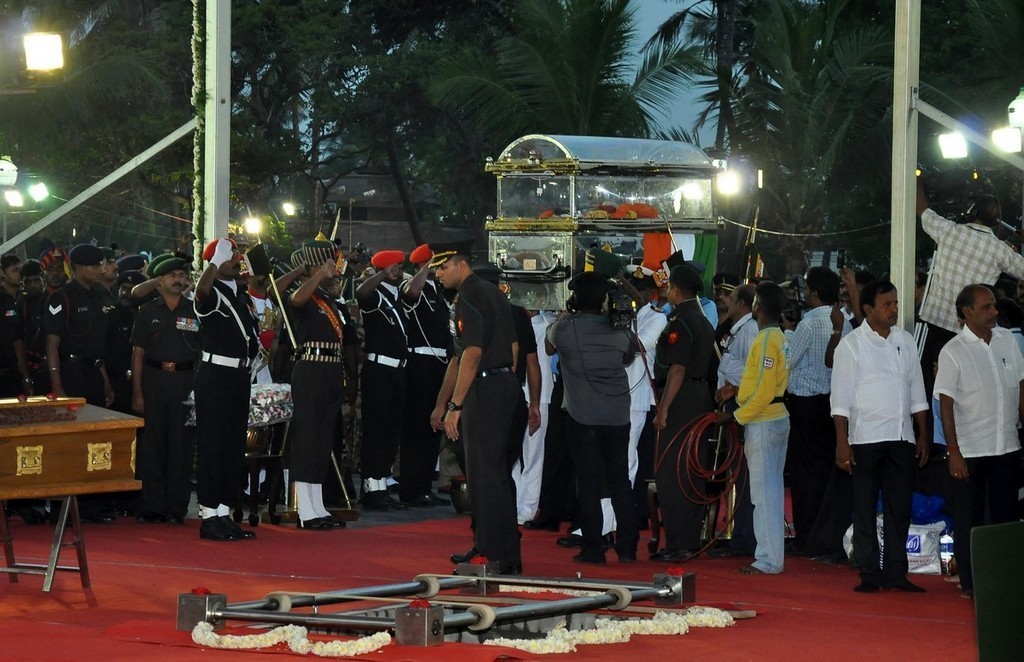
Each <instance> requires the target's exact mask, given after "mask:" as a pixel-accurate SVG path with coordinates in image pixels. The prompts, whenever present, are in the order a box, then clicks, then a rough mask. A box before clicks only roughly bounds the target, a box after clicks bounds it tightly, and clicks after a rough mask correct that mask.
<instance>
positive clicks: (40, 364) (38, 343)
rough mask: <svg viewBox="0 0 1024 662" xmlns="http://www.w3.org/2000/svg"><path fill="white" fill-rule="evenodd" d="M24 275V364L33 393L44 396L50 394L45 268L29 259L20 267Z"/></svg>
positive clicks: (20, 304)
mask: <svg viewBox="0 0 1024 662" xmlns="http://www.w3.org/2000/svg"><path fill="white" fill-rule="evenodd" d="M21 273H22V289H21V292H20V293H19V294H18V298H17V305H18V315H19V317H20V319H21V322H22V324H23V330H22V338H23V342H24V347H25V363H26V364H27V365H28V374H29V377H31V378H32V390H33V392H34V393H40V394H45V393H49V392H50V371H49V370H47V369H46V333H45V332H44V331H43V311H44V310H46V294H45V293H44V292H43V289H44V285H43V269H42V267H41V266H40V265H39V260H26V261H25V263H24V264H22V265H21Z"/></svg>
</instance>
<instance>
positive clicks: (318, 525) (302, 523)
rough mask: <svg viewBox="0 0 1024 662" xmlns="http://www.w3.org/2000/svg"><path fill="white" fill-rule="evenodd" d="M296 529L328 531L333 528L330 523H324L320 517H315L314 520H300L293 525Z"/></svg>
mask: <svg viewBox="0 0 1024 662" xmlns="http://www.w3.org/2000/svg"><path fill="white" fill-rule="evenodd" d="M295 526H296V528H299V529H307V530H309V531H330V530H331V529H333V528H334V526H332V525H331V523H330V522H325V521H324V519H323V518H322V517H316V518H314V519H300V520H299V521H298V522H296V523H295Z"/></svg>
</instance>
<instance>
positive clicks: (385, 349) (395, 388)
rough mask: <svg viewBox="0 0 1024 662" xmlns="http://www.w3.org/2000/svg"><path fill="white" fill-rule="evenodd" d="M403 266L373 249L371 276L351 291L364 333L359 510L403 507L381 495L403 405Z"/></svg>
mask: <svg viewBox="0 0 1024 662" xmlns="http://www.w3.org/2000/svg"><path fill="white" fill-rule="evenodd" d="M404 262H405V254H404V253H402V252H401V251H378V252H377V253H375V254H374V256H373V259H372V260H371V264H373V267H374V268H375V269H377V273H375V274H374V275H372V276H370V277H369V278H367V279H366V280H365V281H363V284H362V285H360V286H359V288H358V289H356V300H357V301H358V302H359V311H360V313H361V314H362V318H363V328H364V329H365V332H366V361H365V363H363V372H362V377H361V382H362V395H363V408H362V421H363V439H362V450H361V453H360V458H361V462H362V476H363V507H364V508H369V509H372V510H388V509H393V510H405V508H406V505H405V504H404V503H402V502H401V501H397V500H395V499H392V498H391V497H390V496H389V495H388V491H387V477H388V476H389V475H390V474H391V466H392V464H394V462H395V456H396V454H397V452H398V446H399V443H400V440H401V437H402V417H401V416H400V415H398V413H399V412H401V411H402V410H403V408H404V407H405V396H406V372H405V364H406V359H407V358H408V353H409V346H408V340H407V339H406V338H407V332H408V325H409V319H408V318H407V317H406V316H405V311H404V310H403V309H402V306H401V304H400V302H399V298H398V297H399V292H398V286H399V285H400V284H401V283H402V264H403V263H404Z"/></svg>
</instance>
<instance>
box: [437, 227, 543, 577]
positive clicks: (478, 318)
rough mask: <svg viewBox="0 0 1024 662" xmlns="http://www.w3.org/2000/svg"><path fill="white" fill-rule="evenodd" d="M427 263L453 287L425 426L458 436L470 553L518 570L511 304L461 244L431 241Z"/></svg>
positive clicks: (516, 392)
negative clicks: (445, 346) (447, 354)
mask: <svg viewBox="0 0 1024 662" xmlns="http://www.w3.org/2000/svg"><path fill="white" fill-rule="evenodd" d="M430 264H431V266H432V267H435V268H436V269H437V272H436V274H437V279H438V281H439V282H440V283H441V284H442V285H444V286H445V287H447V288H448V289H458V294H457V295H456V296H455V302H454V308H453V310H452V318H451V330H452V336H453V338H454V343H455V354H454V356H453V357H452V359H451V361H450V362H449V364H448V371H447V372H446V373H445V378H444V384H443V385H442V386H441V391H440V393H439V394H438V398H437V404H436V406H435V408H434V412H433V413H432V414H431V417H430V421H431V425H433V426H434V429H436V430H440V429H441V428H442V427H443V428H444V430H445V432H446V433H447V434H448V436H449V437H450V438H452V439H455V440H457V439H459V437H460V436H462V437H463V444H464V446H465V452H466V479H467V484H468V487H469V503H470V508H471V509H472V511H473V517H474V520H475V522H476V529H475V532H474V549H475V551H478V552H479V553H480V554H481V555H483V556H485V557H486V558H487V559H488V560H489V561H495V562H497V563H498V567H499V570H500V572H501V573H503V574H522V571H523V562H522V556H521V554H520V548H519V529H518V525H517V520H516V495H515V484H514V483H513V482H512V476H511V475H510V473H509V470H508V469H509V466H508V457H509V454H510V453H509V440H508V434H507V431H508V429H509V427H510V426H511V424H512V419H513V416H514V413H515V409H516V403H517V401H518V402H522V397H523V396H522V391H521V387H520V385H519V382H518V381H517V380H516V377H515V373H514V372H513V366H514V365H515V363H516V358H517V356H516V355H517V353H518V351H519V345H518V343H517V342H516V339H515V328H514V325H513V323H512V312H511V308H510V307H509V303H508V299H506V298H505V296H504V295H503V294H502V293H501V292H500V291H499V290H498V288H497V287H495V286H494V285H491V284H490V283H488V282H486V281H484V280H483V279H481V278H480V277H479V276H477V275H476V274H474V273H473V269H472V267H471V266H470V257H469V251H468V247H465V246H451V245H449V246H440V245H438V246H435V247H434V258H433V259H432V260H431V262H430ZM460 423H461V431H460ZM496 433H497V434H496Z"/></svg>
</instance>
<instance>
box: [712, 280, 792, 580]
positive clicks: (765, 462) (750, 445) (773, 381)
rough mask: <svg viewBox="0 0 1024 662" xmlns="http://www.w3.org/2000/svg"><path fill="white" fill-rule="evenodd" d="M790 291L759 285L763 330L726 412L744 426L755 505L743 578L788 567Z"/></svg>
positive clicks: (725, 417) (757, 309)
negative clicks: (785, 474) (786, 324)
mask: <svg viewBox="0 0 1024 662" xmlns="http://www.w3.org/2000/svg"><path fill="white" fill-rule="evenodd" d="M785 306H786V293H785V292H784V291H783V290H782V288H781V287H779V286H778V285H776V284H775V283H761V284H760V285H758V286H757V295H756V298H755V299H754V317H755V319H757V325H758V328H759V329H760V331H759V332H758V334H757V336H756V337H755V338H754V342H753V344H752V345H751V347H750V354H748V355H747V362H746V365H745V367H744V369H743V378H742V379H741V380H740V385H739V391H738V392H737V394H736V403H737V404H739V408H738V409H737V410H736V411H734V412H731V413H730V412H720V413H719V414H718V419H719V421H720V422H722V423H725V422H728V421H730V420H735V421H736V422H737V423H739V424H740V425H742V426H744V428H745V432H744V436H745V438H746V442H745V444H744V449H745V452H746V456H747V466H748V467H749V469H750V500H751V502H752V503H753V504H754V538H755V540H756V541H757V547H756V549H755V551H754V562H753V563H752V564H750V565H748V566H744V567H742V568H740V569H739V571H738V572H739V573H740V574H743V575H777V574H779V573H780V572H782V566H783V556H784V551H783V538H784V537H785V526H786V525H785V514H784V509H785V493H784V487H783V483H782V469H783V467H784V466H785V464H786V447H787V446H788V445H789V412H788V411H787V410H786V405H785V403H784V402H783V396H784V395H785V393H786V386H787V384H788V383H789V360H788V348H787V345H786V336H785V334H783V333H782V330H781V329H779V318H780V317H781V316H782V311H783V309H784V308H785Z"/></svg>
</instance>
